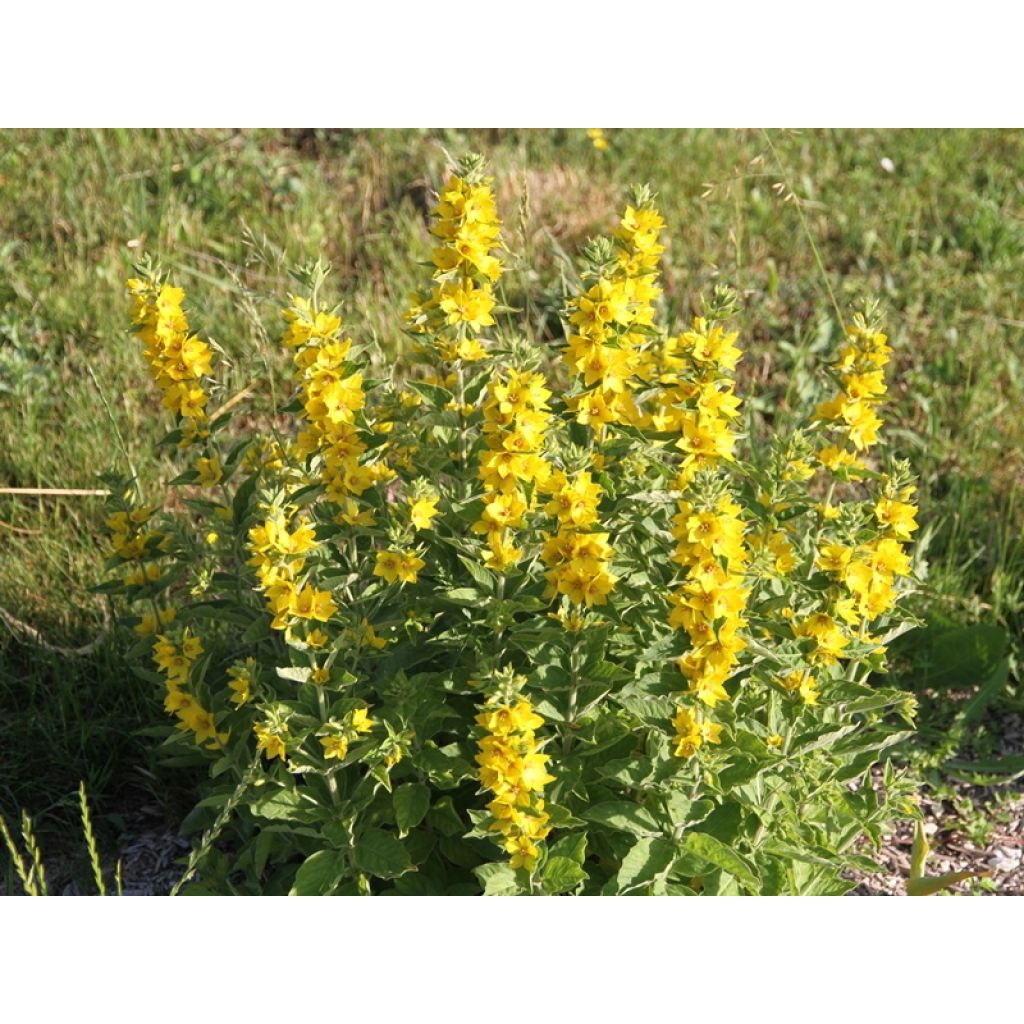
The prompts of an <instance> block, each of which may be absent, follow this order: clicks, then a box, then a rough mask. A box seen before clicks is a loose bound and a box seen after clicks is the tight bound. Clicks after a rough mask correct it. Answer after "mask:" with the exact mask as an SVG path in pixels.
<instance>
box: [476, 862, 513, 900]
mask: <svg viewBox="0 0 1024 1024" xmlns="http://www.w3.org/2000/svg"><path fill="white" fill-rule="evenodd" d="M473 874H474V875H476V877H477V878H479V879H480V884H481V885H482V886H483V888H484V895H485V896H515V895H517V894H518V893H519V892H520V887H519V882H518V880H517V879H516V873H515V872H514V871H513V870H512V868H511V867H509V865H508V864H480V865H478V866H477V867H475V868H473Z"/></svg>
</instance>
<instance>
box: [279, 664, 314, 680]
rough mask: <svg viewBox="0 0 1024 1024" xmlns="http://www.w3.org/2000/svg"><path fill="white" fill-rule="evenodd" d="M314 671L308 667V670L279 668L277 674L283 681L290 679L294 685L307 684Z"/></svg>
mask: <svg viewBox="0 0 1024 1024" xmlns="http://www.w3.org/2000/svg"><path fill="white" fill-rule="evenodd" d="M312 671H313V670H312V669H311V668H309V667H308V666H307V667H306V668H278V669H277V674H278V676H280V678H281V679H289V680H291V681H292V682H293V683H306V682H309V677H310V674H311V673H312Z"/></svg>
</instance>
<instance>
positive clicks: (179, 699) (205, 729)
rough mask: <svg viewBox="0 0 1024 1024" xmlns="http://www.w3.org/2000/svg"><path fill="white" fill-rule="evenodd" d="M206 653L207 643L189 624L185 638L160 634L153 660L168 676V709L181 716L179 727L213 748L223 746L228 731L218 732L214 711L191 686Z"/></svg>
mask: <svg viewBox="0 0 1024 1024" xmlns="http://www.w3.org/2000/svg"><path fill="white" fill-rule="evenodd" d="M202 653H203V645H202V643H201V642H200V640H199V637H197V636H191V635H190V633H189V630H188V629H187V628H186V629H185V630H183V632H182V634H181V639H180V640H179V642H178V643H175V642H174V641H173V640H171V639H170V638H169V637H167V636H165V635H164V634H162V633H161V634H160V635H158V636H157V638H156V641H155V643H154V644H153V661H154V662H156V666H157V668H158V669H159V670H160V672H161V673H163V675H165V676H166V677H167V678H166V684H167V696H166V699H165V700H164V709H165V710H166V711H167V713H168V714H169V715H175V716H177V718H178V724H177V726H176V728H178V729H180V730H182V731H183V732H189V731H191V732H192V733H194V734H195V740H196V743H199V744H203V745H205V746H206V747H207V748H208V749H210V750H216V749H218V748H219V747H222V746H223V745H224V743H225V742H226V741H227V739H228V734H227V733H226V732H217V723H216V720H215V719H214V716H213V713H212V712H210V711H208V710H207V709H206V708H204V707H203V706H202V704H200V703H199V701H198V700H197V698H196V696H195V695H194V694H193V693H190V692H189V690H188V682H189V676H190V674H191V672H192V666H193V664H194V663H195V662H196V660H197V659H198V658H199V657H200V656H201V655H202Z"/></svg>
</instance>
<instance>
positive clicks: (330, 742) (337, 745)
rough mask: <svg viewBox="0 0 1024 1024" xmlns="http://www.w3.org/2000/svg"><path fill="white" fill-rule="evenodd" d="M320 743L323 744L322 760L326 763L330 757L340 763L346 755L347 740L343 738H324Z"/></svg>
mask: <svg viewBox="0 0 1024 1024" xmlns="http://www.w3.org/2000/svg"><path fill="white" fill-rule="evenodd" d="M320 742H321V744H323V748H324V758H325V759H326V760H328V761H329V760H330V759H331V758H332V757H336V758H337V759H338V760H339V761H342V760H344V759H345V757H346V755H347V754H348V740H347V739H345V737H344V736H325V737H324V738H323V739H322V740H321V741H320Z"/></svg>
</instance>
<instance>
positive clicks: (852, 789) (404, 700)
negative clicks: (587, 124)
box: [101, 157, 916, 895]
mask: <svg viewBox="0 0 1024 1024" xmlns="http://www.w3.org/2000/svg"><path fill="white" fill-rule="evenodd" d="M491 184H492V183H491V180H490V179H489V178H487V177H486V176H485V175H484V169H483V161H482V160H481V159H480V158H477V157H468V158H466V159H465V160H463V161H462V162H461V164H460V165H459V167H458V168H457V169H456V171H455V172H454V173H453V174H452V176H451V177H450V178H449V179H448V180H447V181H446V182H445V183H444V185H443V187H442V188H441V190H440V193H439V196H438V201H437V205H436V209H435V210H434V213H433V218H432V227H431V232H432V235H433V238H434V242H435V245H434V249H433V253H432V264H433V267H432V270H431V271H430V272H429V274H425V278H426V280H425V282H424V287H423V289H422V290H421V291H420V292H418V293H417V294H416V295H415V296H414V297H413V300H412V304H411V307H410V308H409V309H408V312H407V313H406V316H405V323H406V326H407V330H408V333H409V335H410V337H411V339H412V341H413V343H414V344H413V347H414V355H413V358H412V359H411V360H410V361H409V364H408V365H405V366H402V367H387V366H385V365H384V364H383V363H382V361H381V360H380V359H379V358H377V357H376V356H375V355H374V353H373V351H372V350H371V349H370V348H369V347H368V346H367V345H364V344H360V343H359V342H358V341H357V340H354V339H353V338H352V337H349V336H348V335H347V334H346V332H345V330H344V329H343V326H342V319H341V316H340V314H339V312H338V310H336V309H335V308H333V307H332V306H331V305H330V303H329V302H328V301H326V299H325V289H326V272H325V270H324V268H323V267H320V266H317V267H315V268H313V269H312V270H310V271H308V272H306V273H305V274H304V275H303V282H304V289H303V291H302V293H301V294H298V295H293V296H291V297H290V298H289V300H288V304H287V307H286V308H285V310H284V319H283V327H284V331H283V339H282V345H283V347H284V349H285V350H287V351H288V352H289V353H290V354H291V359H292V364H293V368H294V394H293V399H292V401H291V402H290V404H289V405H288V406H286V407H285V408H284V409H283V410H281V412H283V413H287V414H289V415H290V416H291V417H292V422H293V423H294V426H293V427H291V428H282V427H281V420H280V418H279V417H278V418H276V419H274V420H273V421H272V425H271V426H270V427H269V428H268V429H266V430H260V431H257V430H254V429H252V427H251V426H248V427H246V428H245V429H239V428H237V427H235V426H234V425H233V417H232V407H231V406H232V403H230V402H228V403H224V404H223V406H222V407H223V409H224V411H223V412H220V413H217V412H214V413H211V412H210V411H209V407H210V406H211V405H212V404H214V403H213V402H212V401H210V396H211V394H212V388H213V387H214V384H213V383H212V382H213V381H214V380H215V378H216V366H215V361H214V355H215V353H214V350H213V348H212V347H211V345H209V344H207V343H206V342H204V341H201V340H199V339H198V338H197V337H196V336H195V335H193V334H192V333H191V329H190V326H189V322H188V319H187V317H186V314H185V311H184V310H185V296H184V294H183V292H182V291H181V289H179V288H176V287H174V286H172V285H171V284H169V283H168V282H167V281H166V280H164V278H163V277H162V276H161V275H160V273H159V271H158V270H157V268H156V267H154V266H153V265H152V264H146V265H144V266H142V267H140V269H139V272H138V276H137V277H135V278H133V279H132V280H131V281H130V282H129V290H130V294H131V297H132V300H133V303H134V310H133V321H134V324H135V330H136V333H137V334H138V337H139V340H140V342H141V343H142V344H143V346H144V354H145V358H146V359H147V361H148V363H149V365H150V367H151V370H152V373H153V377H154V380H155V381H156V384H157V385H158V386H159V388H160V390H161V392H162V394H163V405H164V407H165V408H166V409H168V410H169V411H170V412H171V413H172V414H173V415H174V416H175V418H176V420H177V423H176V427H175V429H174V430H173V431H172V432H171V433H170V434H169V435H168V437H167V439H166V441H165V444H166V445H168V446H171V447H175V448H177V450H178V451H179V453H180V455H181V457H182V458H183V459H184V460H185V461H186V464H187V468H186V469H185V470H184V472H182V474H181V475H180V476H179V477H177V479H176V480H175V481H173V482H172V483H173V485H174V486H175V487H176V488H178V494H179V500H177V501H176V502H175V503H174V506H173V507H171V506H170V505H169V504H168V505H167V506H166V507H165V508H163V509H161V510H157V509H156V508H154V507H153V506H147V505H143V504H142V503H141V501H140V499H139V498H138V496H137V495H136V493H135V491H134V489H133V485H132V483H131V482H125V481H122V482H120V483H119V485H118V486H117V487H116V488H114V497H113V498H112V501H111V508H110V511H109V519H108V525H109V527H110V530H111V537H112V556H111V560H110V566H111V569H112V570H113V571H114V576H113V578H112V579H110V580H109V581H108V582H107V583H105V584H103V585H102V587H101V589H103V590H106V591H107V592H109V593H115V594H120V595H123V597H124V598H125V599H126V607H127V610H128V611H129V612H130V613H131V614H130V617H128V618H126V627H130V628H131V629H133V630H134V633H135V634H136V637H135V640H134V642H133V647H132V656H133V658H134V661H135V664H136V671H137V672H138V674H139V676H140V677H141V678H142V679H144V680H147V681H149V682H150V683H152V684H153V685H154V686H156V687H159V689H160V692H161V694H162V697H163V700H164V706H165V708H166V710H167V712H168V714H169V715H170V716H172V718H173V719H174V725H173V728H168V730H167V735H166V737H165V739H164V747H165V752H166V754H167V757H168V759H169V760H170V761H171V762H172V763H178V764H183V765H185V764H203V765H206V766H207V767H208V773H209V781H208V783H206V784H205V793H204V796H203V799H202V800H201V801H200V803H199V805H198V806H197V808H196V809H195V811H194V812H193V814H192V815H190V817H189V820H188V821H187V822H186V827H189V828H193V829H195V830H197V831H202V830H204V829H205V831H204V832H203V836H202V840H201V842H199V843H198V844H197V846H196V849H195V852H194V854H193V857H192V860H191V862H190V865H189V872H188V874H189V876H192V875H194V874H195V873H196V872H198V875H199V878H200V880H199V881H193V882H192V883H191V886H190V889H191V891H193V892H239V893H257V892H263V893H288V892H291V893H296V894H326V893H337V894H357V893H365V894H377V893H397V894H406V895H420V894H469V893H480V892H483V893H487V894H516V893H548V894H556V893H576V894H624V893H651V894H679V895H692V894H697V893H705V894H722V893H737V892H738V893H839V892H842V891H844V890H845V889H847V888H849V886H850V885H851V884H852V883H850V882H849V881H847V880H846V879H845V878H844V877H843V872H844V871H845V870H846V869H848V868H850V867H858V866H859V867H862V868H868V867H870V866H871V864H872V862H871V861H870V859H868V858H866V857H865V856H863V854H862V853H861V852H856V851H859V850H860V848H859V847H856V846H855V844H856V843H857V840H858V839H860V838H861V837H862V836H865V835H866V836H868V837H869V839H874V840H876V841H877V839H878V837H879V834H880V829H881V828H882V826H883V824H884V823H885V822H886V821H887V820H890V819H891V818H892V817H893V816H894V815H895V814H896V813H903V814H908V813H913V788H912V787H911V786H910V784H909V783H908V782H907V781H906V780H905V779H903V778H901V777H900V776H899V775H898V774H897V773H896V772H894V771H893V769H892V768H891V766H889V765H888V763H887V762H885V763H884V767H883V769H882V775H881V782H882V785H881V787H880V788H879V787H878V786H877V785H876V784H875V781H877V780H875V781H873V777H872V774H871V772H872V768H873V767H874V766H876V765H878V764H879V763H880V762H882V760H883V751H884V750H885V748H886V747H888V746H890V745H891V744H893V743H895V742H897V741H898V740H899V739H901V738H902V737H903V736H905V735H907V732H906V731H905V730H904V729H903V728H902V727H901V726H900V725H899V719H900V718H902V719H903V720H905V721H906V723H908V724H909V723H911V722H912V717H913V701H912V698H910V697H909V696H908V695H907V694H906V693H905V692H903V691H901V690H896V689H886V688H884V687H880V686H877V685H871V684H869V682H868V676H869V675H870V674H871V673H872V672H881V671H883V669H884V663H885V647H886V644H887V642H888V641H889V639H890V638H892V637H893V636H895V635H897V634H898V633H899V632H901V631H903V630H904V629H906V628H908V624H909V623H908V618H907V616H906V614H905V613H904V612H903V611H902V610H901V605H900V603H899V601H900V598H901V597H902V596H903V595H904V594H906V593H907V592H908V590H909V588H910V586H911V583H910V580H911V563H910V558H909V555H908V553H907V551H906V542H907V541H908V540H909V539H910V538H911V534H912V533H913V531H914V530H915V529H916V523H915V518H914V516H915V511H914V505H913V493H914V488H913V484H912V481H911V479H910V477H909V474H908V471H907V468H906V466H905V465H904V464H902V463H899V462H893V461H891V460H887V459H886V457H885V455H884V451H883V449H882V445H881V442H880V440H879V438H880V435H879V429H880V427H881V418H880V416H879V409H880V407H881V404H882V402H883V400H884V395H885V391H886V379H885V367H886V364H887V363H888V361H889V355H890V349H889V346H888V344H887V340H886V337H885V335H884V334H882V333H881V330H880V328H879V325H878V323H877V322H876V321H875V319H874V317H873V315H872V314H871V313H870V312H869V313H867V314H865V315H861V316H857V317H855V318H854V319H853V321H852V323H851V324H850V325H849V326H848V327H847V328H846V329H845V331H844V335H843V339H842V343H841V345H840V348H839V351H838V353H837V354H836V357H835V359H834V361H833V362H832V363H831V365H829V366H828V367H826V368H825V370H824V374H823V376H824V377H825V378H826V379H827V382H828V383H829V386H830V388H831V394H830V396H829V397H828V398H827V399H826V400H824V401H822V402H821V404H819V405H818V406H817V408H815V409H808V410H806V415H805V416H804V422H803V424H802V425H801V426H800V427H799V429H795V430H794V431H793V432H792V433H791V434H789V435H788V436H785V437H781V436H776V437H773V438H772V439H771V441H770V443H768V444H766V445H763V446H759V445H756V444H753V443H751V442H750V441H749V440H748V438H747V436H746V434H745V432H744V429H743V428H744V424H745V414H744V412H743V409H742V404H741V398H740V396H739V395H738V394H737V392H736V388H735V381H734V373H735V370H736V368H737V365H738V364H739V362H740V359H741V357H742V348H741V344H740V339H739V335H738V333H737V331H736V330H735V329H734V328H733V326H732V324H733V322H734V320H735V317H736V314H737V312H738V309H737V302H736V297H735V295H734V294H733V293H732V292H730V291H728V290H727V289H720V290H718V291H716V293H715V295H714V296H713V297H712V298H711V299H710V300H709V301H707V302H705V304H704V307H703V308H702V309H701V310H700V311H699V315H697V316H695V317H694V318H693V319H692V321H691V322H690V323H688V324H686V325H685V326H684V327H683V329H682V330H678V329H674V328H671V327H670V326H668V325H664V324H662V323H660V322H659V297H660V295H661V291H660V287H659V266H660V261H661V257H662V254H663V252H664V245H663V243H662V234H663V229H664V223H663V221H662V219H661V217H660V216H659V215H658V212H657V210H656V207H655V201H654V196H653V195H652V194H651V192H650V191H649V189H647V188H637V189H634V190H633V194H632V195H631V197H630V201H629V204H628V205H627V207H626V209H625V212H624V214H623V215H622V217H621V219H620V221H619V225H618V228H617V230H616V231H615V233H614V236H613V237H609V238H603V239H598V240H595V241H592V242H591V243H589V244H588V245H587V246H586V247H585V249H584V251H583V253H582V259H581V267H580V275H579V280H578V286H577V287H576V288H575V290H574V291H573V292H572V293H571V294H568V295H567V296H566V305H565V316H564V326H565V335H566V337H565V341H564V344H561V343H556V348H557V351H556V352H555V353H554V354H553V353H552V351H551V346H544V345H541V344H538V343H536V342H534V341H531V340H529V339H528V338H526V337H524V336H523V335H522V334H521V333H519V331H518V330H517V317H516V311H515V310H514V309H511V308H509V307H508V306H507V305H504V303H503V297H502V292H501V277H502V272H503V262H504V257H505V254H506V253H505V250H504V248H503V243H502V238H501V222H500V218H499V215H498V211H497V210H496V207H495V200H494V195H493V191H492V187H491ZM353 333H354V335H355V338H358V330H355V331H354V332H353ZM220 837H224V838H226V839H230V842H229V843H228V846H227V849H228V850H230V853H228V852H225V851H224V850H218V848H217V847H216V841H217V840H218V838H220Z"/></svg>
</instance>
